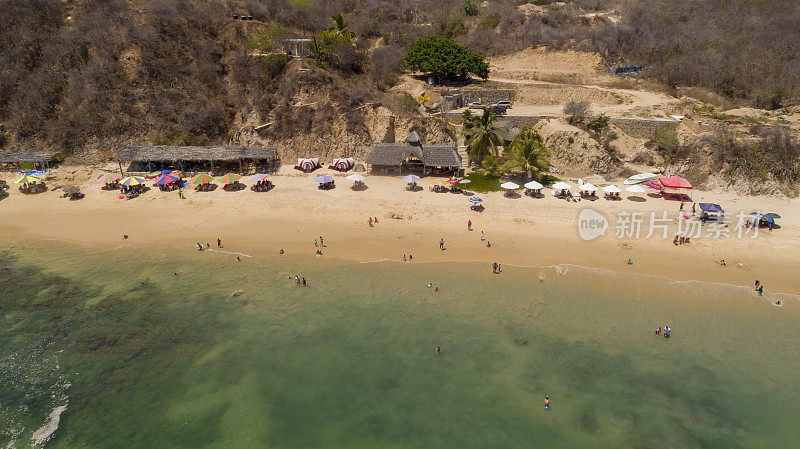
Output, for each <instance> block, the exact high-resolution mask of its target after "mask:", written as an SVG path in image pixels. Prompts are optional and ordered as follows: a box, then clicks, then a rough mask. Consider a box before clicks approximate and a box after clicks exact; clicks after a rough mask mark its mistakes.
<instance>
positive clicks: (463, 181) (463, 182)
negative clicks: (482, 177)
mask: <svg viewBox="0 0 800 449" xmlns="http://www.w3.org/2000/svg"><path fill="white" fill-rule="evenodd" d="M471 182H472V181H470V180H469V179H462V180H461V181H458V183H459V184H469V183H471Z"/></svg>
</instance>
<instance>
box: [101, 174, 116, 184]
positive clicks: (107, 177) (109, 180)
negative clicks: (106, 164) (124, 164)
mask: <svg viewBox="0 0 800 449" xmlns="http://www.w3.org/2000/svg"><path fill="white" fill-rule="evenodd" d="M118 180H119V175H115V174H113V173H104V174H102V175H100V177H99V178H97V183H98V184H113V183H115V182H117V181H118Z"/></svg>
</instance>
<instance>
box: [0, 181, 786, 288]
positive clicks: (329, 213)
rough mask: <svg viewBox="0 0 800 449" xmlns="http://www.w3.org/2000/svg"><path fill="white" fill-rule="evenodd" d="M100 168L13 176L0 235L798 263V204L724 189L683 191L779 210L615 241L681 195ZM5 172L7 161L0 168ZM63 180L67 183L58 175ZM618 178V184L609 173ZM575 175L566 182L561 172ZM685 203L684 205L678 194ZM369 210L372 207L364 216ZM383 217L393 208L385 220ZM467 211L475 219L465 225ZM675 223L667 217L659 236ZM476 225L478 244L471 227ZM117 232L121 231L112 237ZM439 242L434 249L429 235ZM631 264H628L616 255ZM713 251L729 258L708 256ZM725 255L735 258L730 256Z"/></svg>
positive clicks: (574, 260)
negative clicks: (183, 175) (755, 225)
mask: <svg viewBox="0 0 800 449" xmlns="http://www.w3.org/2000/svg"><path fill="white" fill-rule="evenodd" d="M99 173H100V171H98V170H91V171H90V170H87V169H86V168H85V167H64V166H62V167H60V168H59V169H57V170H56V171H55V172H54V175H55V178H56V179H55V180H54V181H51V182H50V185H51V186H53V185H59V184H67V183H81V184H82V185H84V186H85V188H84V192H85V193H86V198H85V199H83V200H80V201H69V200H68V199H65V198H61V192H60V191H50V192H46V193H42V194H38V195H24V194H21V193H20V192H18V191H17V189H16V185H15V184H12V191H11V195H10V197H8V198H6V199H4V200H2V201H0V246H3V245H6V244H9V243H11V242H14V241H24V240H28V239H44V238H56V239H61V240H64V241H68V242H72V243H76V244H81V245H89V246H93V247H104V248H119V247H122V248H121V249H119V250H120V251H124V246H125V245H137V244H153V243H155V244H169V245H175V246H174V247H175V248H176V251H195V248H194V244H195V243H196V242H201V243H206V242H211V243H212V246H215V242H216V240H215V239H216V238H217V237H221V238H222V239H223V242H224V245H225V250H226V251H229V252H231V253H232V254H231V255H230V257H231V258H232V259H233V258H235V256H234V255H233V253H243V254H247V255H251V256H253V257H267V256H276V255H277V253H278V251H279V250H280V249H284V250H285V251H286V253H287V254H291V255H296V256H300V257H304V256H307V257H309V259H313V256H314V253H315V247H314V239H316V238H318V237H319V236H323V237H324V238H325V243H326V245H327V247H326V248H324V257H325V258H337V259H343V260H348V261H358V262H366V261H375V260H384V259H389V260H393V261H401V260H402V258H403V255H404V254H413V256H414V263H428V262H442V261H464V262H466V261H475V262H483V263H486V264H487V269H488V266H489V264H490V263H491V262H495V261H496V262H499V263H501V264H506V265H519V266H549V265H556V264H574V265H581V266H586V267H593V268H599V269H606V270H612V271H618V272H632V273H639V274H651V275H659V276H666V277H669V278H672V279H675V280H681V281H688V280H699V281H705V282H719V283H729V284H734V285H752V283H753V281H754V280H755V279H759V280H761V281H762V282H763V283H764V284H765V285H766V289H767V291H768V292H770V291H771V292H786V293H798V292H799V291H800V289H798V285H800V282H798V268H800V262H798V260H800V257H798V256H800V238H799V237H800V228H798V226H797V223H798V220H800V202H798V200H796V199H793V200H788V199H776V198H760V197H736V196H734V195H732V194H728V193H715V192H702V191H694V192H692V197H693V199H694V200H695V201H698V202H699V201H703V202H706V201H708V202H716V203H719V204H721V205H722V206H723V207H724V208H725V209H726V211H727V212H728V214H729V215H730V216H734V215H736V213H737V212H738V211H740V210H742V211H746V212H749V211H751V210H760V211H763V212H767V211H772V212H777V213H779V214H781V215H782V217H783V218H782V219H780V220H778V223H779V224H780V225H781V226H782V228H781V229H778V230H775V231H772V232H769V231H766V230H762V231H761V232H760V234H759V237H758V238H756V239H749V238H747V239H738V238H736V236H735V234H736V232H735V229H733V228H732V229H731V234H732V236H731V238H723V239H710V238H699V239H693V241H692V243H691V244H690V245H684V246H680V247H675V246H674V245H673V244H672V242H671V240H669V239H667V240H664V239H662V238H660V237H653V238H650V239H645V238H644V235H646V234H647V231H648V229H647V225H646V223H645V224H644V225H643V229H642V233H643V236H642V238H638V239H632V238H625V239H619V238H617V237H616V236H615V222H616V220H617V216H618V213H620V212H622V211H630V212H644V213H645V215H646V216H648V217H649V213H650V212H657V213H659V214H660V213H661V212H662V211H667V212H668V213H669V214H670V215H669V216H670V217H672V218H675V217H676V215H677V211H678V207H679V203H677V202H672V201H665V200H662V199H658V198H651V197H646V196H645V198H644V201H636V199H630V198H628V196H629V195H628V194H623V197H625V199H623V200H622V201H618V202H611V201H606V200H603V199H602V198H601V199H598V200H596V201H593V202H590V201H586V202H583V203H581V204H575V203H569V202H566V201H564V200H558V199H556V198H553V197H552V196H551V195H550V191H549V190H548V189H545V194H546V195H545V197H544V198H541V199H533V198H530V197H526V196H522V197H519V198H516V199H512V198H506V197H504V196H503V194H502V193H499V192H496V193H490V194H484V195H480V196H481V197H483V199H484V205H485V206H486V211H485V212H483V213H477V212H473V211H471V210H470V209H469V203H468V202H467V197H466V196H464V195H455V194H449V193H448V194H435V193H432V192H430V191H428V189H427V187H428V185H429V184H428V181H427V180H425V179H423V180H422V182H421V183H420V185H421V186H424V188H425V190H423V191H420V192H414V193H412V192H408V191H406V190H405V189H404V187H405V183H403V182H402V181H401V180H400V179H399V177H393V176H367V185H368V186H369V189H368V190H366V191H353V190H351V189H350V186H351V184H352V182H350V181H348V180H346V179H344V175H340V174H338V173H335V172H329V171H328V170H320V171H318V172H316V173H315V174H309V175H303V174H300V173H298V172H295V171H293V170H291V169H290V168H288V167H284V168H283V169H281V170H280V172H279V173H278V174H276V175H274V176H273V177H272V180H273V182H274V183H275V185H276V188H275V189H274V190H272V191H271V192H267V193H256V192H252V191H250V190H244V191H239V192H226V191H223V190H221V189H217V190H216V191H214V192H195V191H193V190H190V191H188V192H187V193H186V195H187V198H186V199H185V200H181V199H179V198H178V194H177V192H161V191H159V190H158V189H152V190H150V191H149V192H147V193H145V194H144V195H142V196H141V197H140V198H136V199H133V200H120V199H118V195H119V193H118V192H113V191H103V190H101V188H100V187H101V186H100V185H98V184H96V183H94V182H93V181H88V180H89V179H91V178H96V177H97V175H99ZM321 173H328V174H331V175H333V176H335V179H336V182H337V187H336V189H334V190H332V191H319V190H317V189H316V184H315V183H314V177H315V176H317V175H319V174H321ZM9 178H13V175H12V174H9V173H8V172H6V173H3V179H6V180H9ZM68 178H72V180H71V181H70V182H65V181H64V180H65V179H68ZM618 184H620V185H621V183H619V182H618ZM573 185H574V183H573ZM585 207H591V208H593V209H596V210H598V211H600V212H602V213H604V214H605V215H606V216H607V217H608V218H609V220H610V222H611V223H610V225H609V229H608V231H607V234H606V235H605V236H604V237H601V238H599V239H596V240H593V241H591V242H586V241H583V240H581V239H580V238H579V236H578V232H577V216H578V213H579V211H580V210H581V209H583V208H585ZM687 208H689V209H690V208H691V205H690V204H689V205H687ZM368 217H377V218H378V220H379V222H378V224H377V225H376V226H375V227H374V228H370V227H369V226H368V225H367V219H368ZM393 217H394V218H393ZM467 220H472V223H473V229H474V230H473V231H471V232H470V231H467V226H466V223H467ZM675 226H676V225H675V223H673V224H671V225H670V236H671V235H672V234H673V233H674V229H675ZM481 231H484V232H485V234H486V238H487V240H488V241H490V242H491V243H492V247H491V248H487V246H486V244H485V242H482V241H481V239H480V232H481ZM123 234H127V235H129V236H130V238H129V239H128V240H125V241H123V239H122V236H123ZM440 238H442V239H444V241H445V244H446V247H447V250H446V251H440V250H439V249H438V242H439V239H440ZM629 258H631V259H633V261H634V264H633V265H627V264H626V263H625V261H626V260H627V259H629ZM720 259H725V260H726V261H727V263H728V266H727V267H725V268H722V267H720V266H719V263H718V262H719V260H720ZM737 263H741V264H742V266H741V267H739V266H738V265H737Z"/></svg>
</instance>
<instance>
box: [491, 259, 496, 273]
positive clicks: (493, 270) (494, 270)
mask: <svg viewBox="0 0 800 449" xmlns="http://www.w3.org/2000/svg"><path fill="white" fill-rule="evenodd" d="M492 273H494V274H497V262H492Z"/></svg>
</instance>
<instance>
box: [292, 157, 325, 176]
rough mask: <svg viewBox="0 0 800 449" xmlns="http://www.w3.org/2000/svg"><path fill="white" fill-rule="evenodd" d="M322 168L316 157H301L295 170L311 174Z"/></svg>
mask: <svg viewBox="0 0 800 449" xmlns="http://www.w3.org/2000/svg"><path fill="white" fill-rule="evenodd" d="M321 167H322V166H321V165H319V158H316V157H311V158H309V157H301V158H297V165H295V166H294V169H295V170H300V171H301V172H303V173H311V172H313V171H314V170H317V169H318V168H321Z"/></svg>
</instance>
